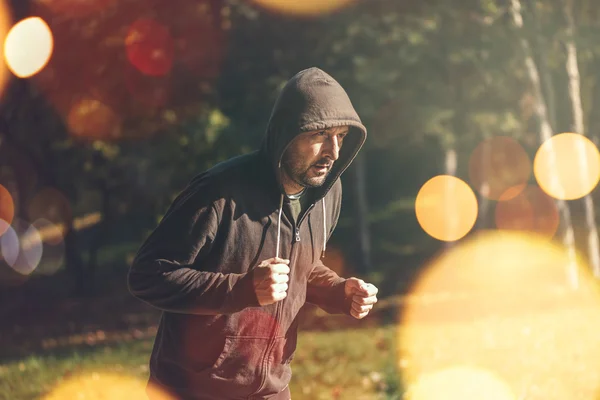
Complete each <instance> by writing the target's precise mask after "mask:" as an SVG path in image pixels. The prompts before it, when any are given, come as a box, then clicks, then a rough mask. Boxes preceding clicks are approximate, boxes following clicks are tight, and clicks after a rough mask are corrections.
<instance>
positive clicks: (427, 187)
mask: <svg viewBox="0 0 600 400" xmlns="http://www.w3.org/2000/svg"><path fill="white" fill-rule="evenodd" d="M415 212H416V215H417V220H418V221H419V224H420V225H421V227H422V228H423V230H424V231H425V232H427V233H428V234H429V235H431V236H433V237H434V238H436V239H438V240H443V241H455V240H458V239H460V238H462V237H463V236H465V235H466V234H467V233H469V231H470V230H471V228H473V225H474V224H475V220H476V219H477V198H476V197H475V193H473V190H471V188H470V187H469V185H467V184H466V183H465V182H464V181H462V180H461V179H459V178H456V177H454V176H450V175H439V176H436V177H433V178H431V179H430V180H429V181H427V182H426V183H425V184H424V185H423V187H421V190H419V193H418V194H417V199H416V203H415Z"/></svg>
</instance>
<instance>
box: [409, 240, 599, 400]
mask: <svg viewBox="0 0 600 400" xmlns="http://www.w3.org/2000/svg"><path fill="white" fill-rule="evenodd" d="M569 267H570V257H569V254H568V252H567V250H566V249H564V248H563V247H562V246H561V245H559V244H557V243H554V242H552V241H548V240H545V239H542V238H540V237H539V236H537V235H531V234H526V233H522V232H514V231H486V232H482V233H478V234H476V235H474V236H473V237H472V238H470V239H469V240H466V241H463V242H461V243H459V244H457V245H456V246H454V247H453V248H451V249H449V250H446V251H445V252H443V253H442V254H441V255H439V256H438V257H436V258H435V259H433V260H432V261H431V263H429V264H428V265H427V266H426V268H425V269H424V270H423V271H424V272H423V273H422V275H421V276H420V277H419V278H418V279H417V280H416V282H415V284H414V286H413V287H412V288H411V292H410V294H409V295H408V296H407V297H406V301H405V303H404V308H403V310H402V315H401V317H400V326H399V328H398V342H397V343H398V351H399V360H398V365H399V367H400V370H401V375H402V379H403V381H404V383H405V386H406V387H410V386H412V385H415V384H417V382H419V381H420V380H422V379H424V377H427V376H430V375H431V374H435V373H437V372H438V371H442V370H445V369H447V368H448V367H451V366H461V365H470V366H476V367H477V368H481V369H482V370H485V371H487V372H489V373H490V374H492V375H493V376H495V377H499V378H500V380H501V381H502V382H504V383H505V384H506V385H507V386H508V387H509V388H510V389H511V391H512V393H514V394H515V395H517V396H521V395H523V393H524V392H523V390H524V389H525V388H526V389H528V390H529V392H528V396H527V398H532V399H533V398H535V399H538V398H539V399H547V400H559V399H560V400H562V399H568V398H577V399H581V400H596V399H597V395H598V393H599V391H600V376H597V374H586V376H585V379H583V378H582V375H581V371H597V370H598V368H600V342H598V338H597V332H598V330H599V329H600V293H599V288H598V285H597V283H596V282H595V280H594V278H593V277H592V276H591V273H590V271H589V268H588V267H587V266H586V265H585V264H584V263H583V261H578V265H577V267H578V270H579V276H580V277H581V281H580V286H579V287H578V288H577V289H576V290H575V289H573V288H571V287H570V286H569V283H568V278H567V276H568V274H567V269H568V268H569ZM465 384H466V383H465ZM467 387H468V386H467ZM498 390H501V389H498ZM480 398H488V397H484V396H482V397H480Z"/></svg>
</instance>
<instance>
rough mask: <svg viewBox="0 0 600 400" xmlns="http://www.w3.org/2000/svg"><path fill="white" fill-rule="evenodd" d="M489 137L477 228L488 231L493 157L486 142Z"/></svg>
mask: <svg viewBox="0 0 600 400" xmlns="http://www.w3.org/2000/svg"><path fill="white" fill-rule="evenodd" d="M487 139H488V138H487V137H484V138H483V140H484V145H483V155H482V157H481V169H482V170H483V174H482V175H483V177H484V179H483V181H482V182H481V186H480V187H479V213H478V214H477V228H478V229H487V226H488V213H489V209H490V199H489V197H490V183H489V181H488V177H489V174H490V170H489V162H488V160H489V159H490V157H491V155H492V154H491V150H492V149H491V146H488V145H487V144H486V143H485V141H486V140H487Z"/></svg>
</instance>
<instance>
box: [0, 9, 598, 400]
mask: <svg viewBox="0 0 600 400" xmlns="http://www.w3.org/2000/svg"><path fill="white" fill-rule="evenodd" d="M598 37H600V4H599V3H598V2H596V1H592V0H465V1H452V2H450V1H443V0H422V1H402V0H171V1H166V0H12V1H11V0H0V39H1V40H2V41H1V43H2V44H3V48H2V58H3V61H2V63H1V65H0V95H1V104H0V254H1V260H0V399H125V398H127V399H138V398H139V399H143V398H145V397H144V392H143V388H144V386H145V382H146V379H147V377H148V360H149V356H150V351H151V346H152V343H153V338H154V335H155V334H156V325H157V323H158V318H159V315H160V313H159V312H158V311H157V310H154V309H152V308H151V307H149V306H147V305H145V304H144V303H142V302H140V301H138V300H136V299H134V298H133V297H132V296H131V295H130V294H129V293H128V291H127V286H126V274H127V270H128V267H129V264H130V263H131V261H132V258H133V256H134V255H135V252H136V251H137V249H138V247H139V246H140V245H141V243H142V242H143V240H144V239H145V238H146V237H147V235H148V234H149V233H150V232H151V231H152V230H153V229H154V227H155V226H156V225H157V223H158V222H159V221H160V219H161V217H162V215H163V214H164V212H165V211H166V210H167V207H168V206H169V204H170V203H171V201H172V200H173V199H174V198H175V196H176V195H177V194H178V193H179V192H180V191H181V190H182V189H183V188H184V187H185V185H186V184H187V182H188V181H189V180H190V179H191V178H192V177H193V176H194V175H195V174H197V173H199V172H201V171H203V170H205V169H207V168H209V167H211V166H212V165H214V164H215V163H217V162H220V161H223V160H225V159H227V158H229V157H232V156H235V155H238V154H241V153H247V152H250V151H252V150H254V149H255V148H256V147H257V146H258V145H259V142H260V140H261V138H262V135H263V133H264V131H265V127H266V124H267V120H268V117H269V113H270V110H271V107H272V106H273V103H274V100H275V98H276V96H277V94H278V91H279V90H280V89H281V88H282V86H283V85H284V84H285V82H286V81H287V80H288V79H289V78H290V77H292V76H293V75H294V74H295V73H296V72H298V71H300V70H302V69H304V68H307V67H311V66H317V67H320V68H322V69H324V70H325V71H327V72H328V73H330V74H331V75H332V76H334V77H335V78H336V79H337V80H338V81H339V82H340V83H341V84H342V86H344V88H345V89H346V90H347V92H348V93H349V95H350V98H351V99H352V101H353V103H354V105H355V107H356V109H357V111H358V113H359V114H360V116H361V118H362V120H363V122H364V124H365V125H366V126H367V128H368V130H369V136H368V140H367V143H366V145H365V147H364V148H363V150H362V151H361V153H360V155H359V157H358V158H357V159H356V160H355V162H354V163H353V164H352V166H351V167H350V168H349V169H348V170H347V171H346V172H345V174H344V176H343V178H342V180H343V182H344V198H343V208H342V215H341V217H340V221H339V224H338V226H337V229H336V231H335V234H334V236H333V237H332V240H331V242H330V245H329V246H328V249H327V255H326V258H325V262H326V264H327V265H328V266H329V267H330V268H332V269H334V270H336V271H337V272H338V273H339V274H340V275H342V276H346V277H348V276H358V277H361V278H363V279H365V280H368V281H370V282H373V283H374V284H376V285H377V286H378V287H379V303H378V304H377V305H376V307H375V309H374V310H373V311H372V313H371V315H369V316H368V317H367V318H365V319H364V320H361V321H356V320H354V319H352V318H350V317H346V316H330V315H327V314H325V313H324V312H322V311H320V310H318V309H315V308H314V307H309V306H306V307H305V309H303V311H302V333H301V335H300V338H299V343H298V349H297V353H296V356H295V359H294V361H293V363H292V367H293V371H294V375H293V378H292V383H291V388H292V397H293V399H294V400H299V399H413V400H439V399H443V400H458V399H460V400H481V399H485V400H525V399H527V400H532V399H540V400H542V399H543V400H552V399H557V400H558V399H560V400H565V399H574V400H575V399H576V400H598V399H600V336H599V335H598V332H599V331H600V294H599V292H598V289H599V288H598V278H599V277H600V250H599V240H598V231H597V221H598V217H597V213H598V203H599V200H600V199H599V198H598V194H599V193H598V190H596V187H597V183H598V178H599V176H600V155H599V154H598V148H597V143H598V139H599V138H600V113H599V112H598V110H599V109H600V108H599V107H600V80H599V78H600V72H599V71H600V45H599V42H598V40H597V38H598ZM199 340H201V338H199Z"/></svg>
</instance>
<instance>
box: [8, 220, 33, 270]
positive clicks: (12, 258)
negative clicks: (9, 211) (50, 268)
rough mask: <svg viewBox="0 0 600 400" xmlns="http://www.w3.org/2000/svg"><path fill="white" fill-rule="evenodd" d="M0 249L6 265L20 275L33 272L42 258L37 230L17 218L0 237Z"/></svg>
mask: <svg viewBox="0 0 600 400" xmlns="http://www.w3.org/2000/svg"><path fill="white" fill-rule="evenodd" d="M0 247H1V249H2V255H3V256H4V257H5V260H6V262H7V264H8V265H9V266H10V267H12V269H14V270H15V271H16V272H18V273H19V274H22V275H30V274H31V273H32V272H33V271H35V269H36V268H37V267H38V265H39V262H40V260H41V258H42V252H43V245H42V238H41V236H40V234H39V232H38V230H37V229H36V228H35V227H34V226H32V225H30V224H28V223H26V222H25V221H23V220H20V219H17V218H16V219H15V220H14V221H13V223H12V225H11V229H10V230H9V231H7V232H6V233H5V234H4V235H2V237H0Z"/></svg>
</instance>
